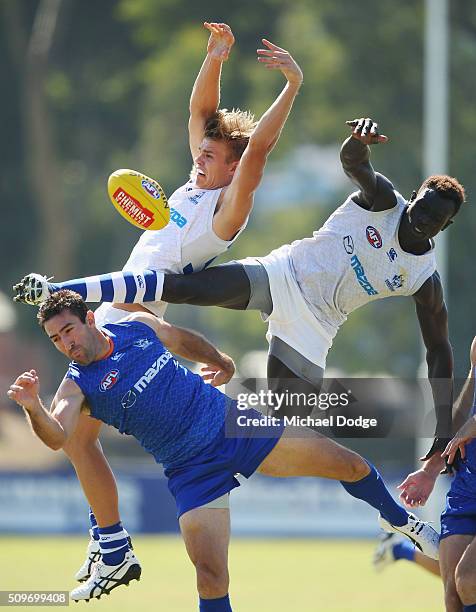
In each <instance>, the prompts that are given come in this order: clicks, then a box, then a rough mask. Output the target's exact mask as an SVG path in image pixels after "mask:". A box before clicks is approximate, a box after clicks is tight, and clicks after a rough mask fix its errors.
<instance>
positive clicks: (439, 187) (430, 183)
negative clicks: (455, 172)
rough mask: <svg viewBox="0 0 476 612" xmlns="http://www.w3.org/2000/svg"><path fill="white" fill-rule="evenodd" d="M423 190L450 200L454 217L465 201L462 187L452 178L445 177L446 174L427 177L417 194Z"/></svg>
mask: <svg viewBox="0 0 476 612" xmlns="http://www.w3.org/2000/svg"><path fill="white" fill-rule="evenodd" d="M423 189H434V190H435V191H436V192H438V194H439V195H440V196H441V197H442V198H445V199H447V200H451V201H452V202H453V204H454V205H455V215H456V213H457V212H458V211H459V209H460V206H461V204H462V203H463V202H465V201H466V193H465V191H464V187H463V185H461V183H460V182H459V181H458V180H457V179H455V178H454V177H452V176H447V175H446V174H434V175H433V176H429V177H428V178H427V179H425V180H424V181H423V183H422V185H421V187H420V189H419V190H418V192H420V191H422V190H423ZM453 216H454V215H453Z"/></svg>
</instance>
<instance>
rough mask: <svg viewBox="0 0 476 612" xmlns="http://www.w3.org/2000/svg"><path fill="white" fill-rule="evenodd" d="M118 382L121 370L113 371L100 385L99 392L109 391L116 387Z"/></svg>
mask: <svg viewBox="0 0 476 612" xmlns="http://www.w3.org/2000/svg"><path fill="white" fill-rule="evenodd" d="M118 380H119V370H111V371H110V372H108V373H107V374H106V375H105V376H104V377H103V379H102V380H101V382H100V383H99V390H100V391H103V392H104V391H109V389H111V387H114V385H115V384H116V383H117V381H118Z"/></svg>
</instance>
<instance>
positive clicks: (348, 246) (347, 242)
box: [342, 236, 354, 255]
mask: <svg viewBox="0 0 476 612" xmlns="http://www.w3.org/2000/svg"><path fill="white" fill-rule="evenodd" d="M342 242H343V243H344V249H345V252H346V253H348V254H349V255H352V253H353V252H354V241H353V240H352V236H344V237H343V238H342Z"/></svg>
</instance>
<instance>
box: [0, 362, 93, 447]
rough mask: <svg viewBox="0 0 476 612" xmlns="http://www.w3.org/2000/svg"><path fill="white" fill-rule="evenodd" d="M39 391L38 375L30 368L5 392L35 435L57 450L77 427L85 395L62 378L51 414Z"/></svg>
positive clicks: (74, 385)
mask: <svg viewBox="0 0 476 612" xmlns="http://www.w3.org/2000/svg"><path fill="white" fill-rule="evenodd" d="M39 390H40V381H39V378H38V375H37V373H36V371H35V370H29V371H28V372H24V373H23V374H21V375H20V376H18V378H17V379H16V380H15V382H14V383H13V384H12V385H11V386H10V389H9V391H8V393H7V395H8V397H9V398H10V399H12V400H13V401H15V402H16V403H17V404H19V405H20V406H22V407H23V409H24V410H25V413H26V414H27V416H28V418H29V420H30V423H31V427H32V429H33V431H34V433H35V434H36V435H37V436H38V438H40V440H41V441H42V442H43V443H44V444H46V446H49V447H50V448H51V449H53V450H59V449H60V448H62V447H63V446H64V444H65V443H66V441H67V440H68V439H69V437H70V436H71V434H72V433H73V431H74V430H75V428H76V425H77V422H78V418H79V414H80V412H81V407H82V405H83V402H84V395H83V394H82V392H81V390H80V389H79V387H78V386H77V385H76V384H75V383H74V382H73V381H71V380H68V379H65V380H64V381H63V382H62V384H61V386H60V388H59V389H58V392H57V394H56V396H55V400H54V403H53V406H52V412H51V413H50V412H48V410H47V409H46V408H45V407H44V405H43V403H42V401H41V399H40V397H39Z"/></svg>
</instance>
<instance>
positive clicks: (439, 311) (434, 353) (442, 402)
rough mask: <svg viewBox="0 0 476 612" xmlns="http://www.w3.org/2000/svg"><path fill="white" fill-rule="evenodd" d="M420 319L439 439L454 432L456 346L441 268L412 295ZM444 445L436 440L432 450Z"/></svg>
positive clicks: (440, 449)
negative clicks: (453, 344)
mask: <svg viewBox="0 0 476 612" xmlns="http://www.w3.org/2000/svg"><path fill="white" fill-rule="evenodd" d="M413 297H414V300H415V304H416V312H417V316H418V322H419V325H420V330H421V334H422V338H423V342H424V344H425V347H426V362H427V364H428V379H429V381H430V384H431V388H432V393H433V400H434V404H435V411H436V420H437V424H436V432H435V437H436V438H437V439H444V438H447V437H448V436H449V435H450V434H451V427H452V406H453V350H452V348H451V344H450V341H449V334H448V312H447V310H446V305H445V302H444V299H443V288H442V286H441V281H440V277H439V274H438V272H435V273H434V274H433V275H432V276H431V277H430V278H429V279H428V280H426V281H425V282H424V283H423V285H422V287H421V288H420V289H419V290H418V291H417V292H416V293H415V295H414V296H413ZM445 446H446V443H445V444H444V445H443V446H441V445H440V446H438V444H436V445H435V444H434V445H433V447H432V449H431V453H429V454H428V455H427V456H426V457H425V458H426V459H429V458H430V456H431V455H432V454H433V453H436V452H437V451H439V452H440V453H441V452H442V451H443V449H444V447H445Z"/></svg>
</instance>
